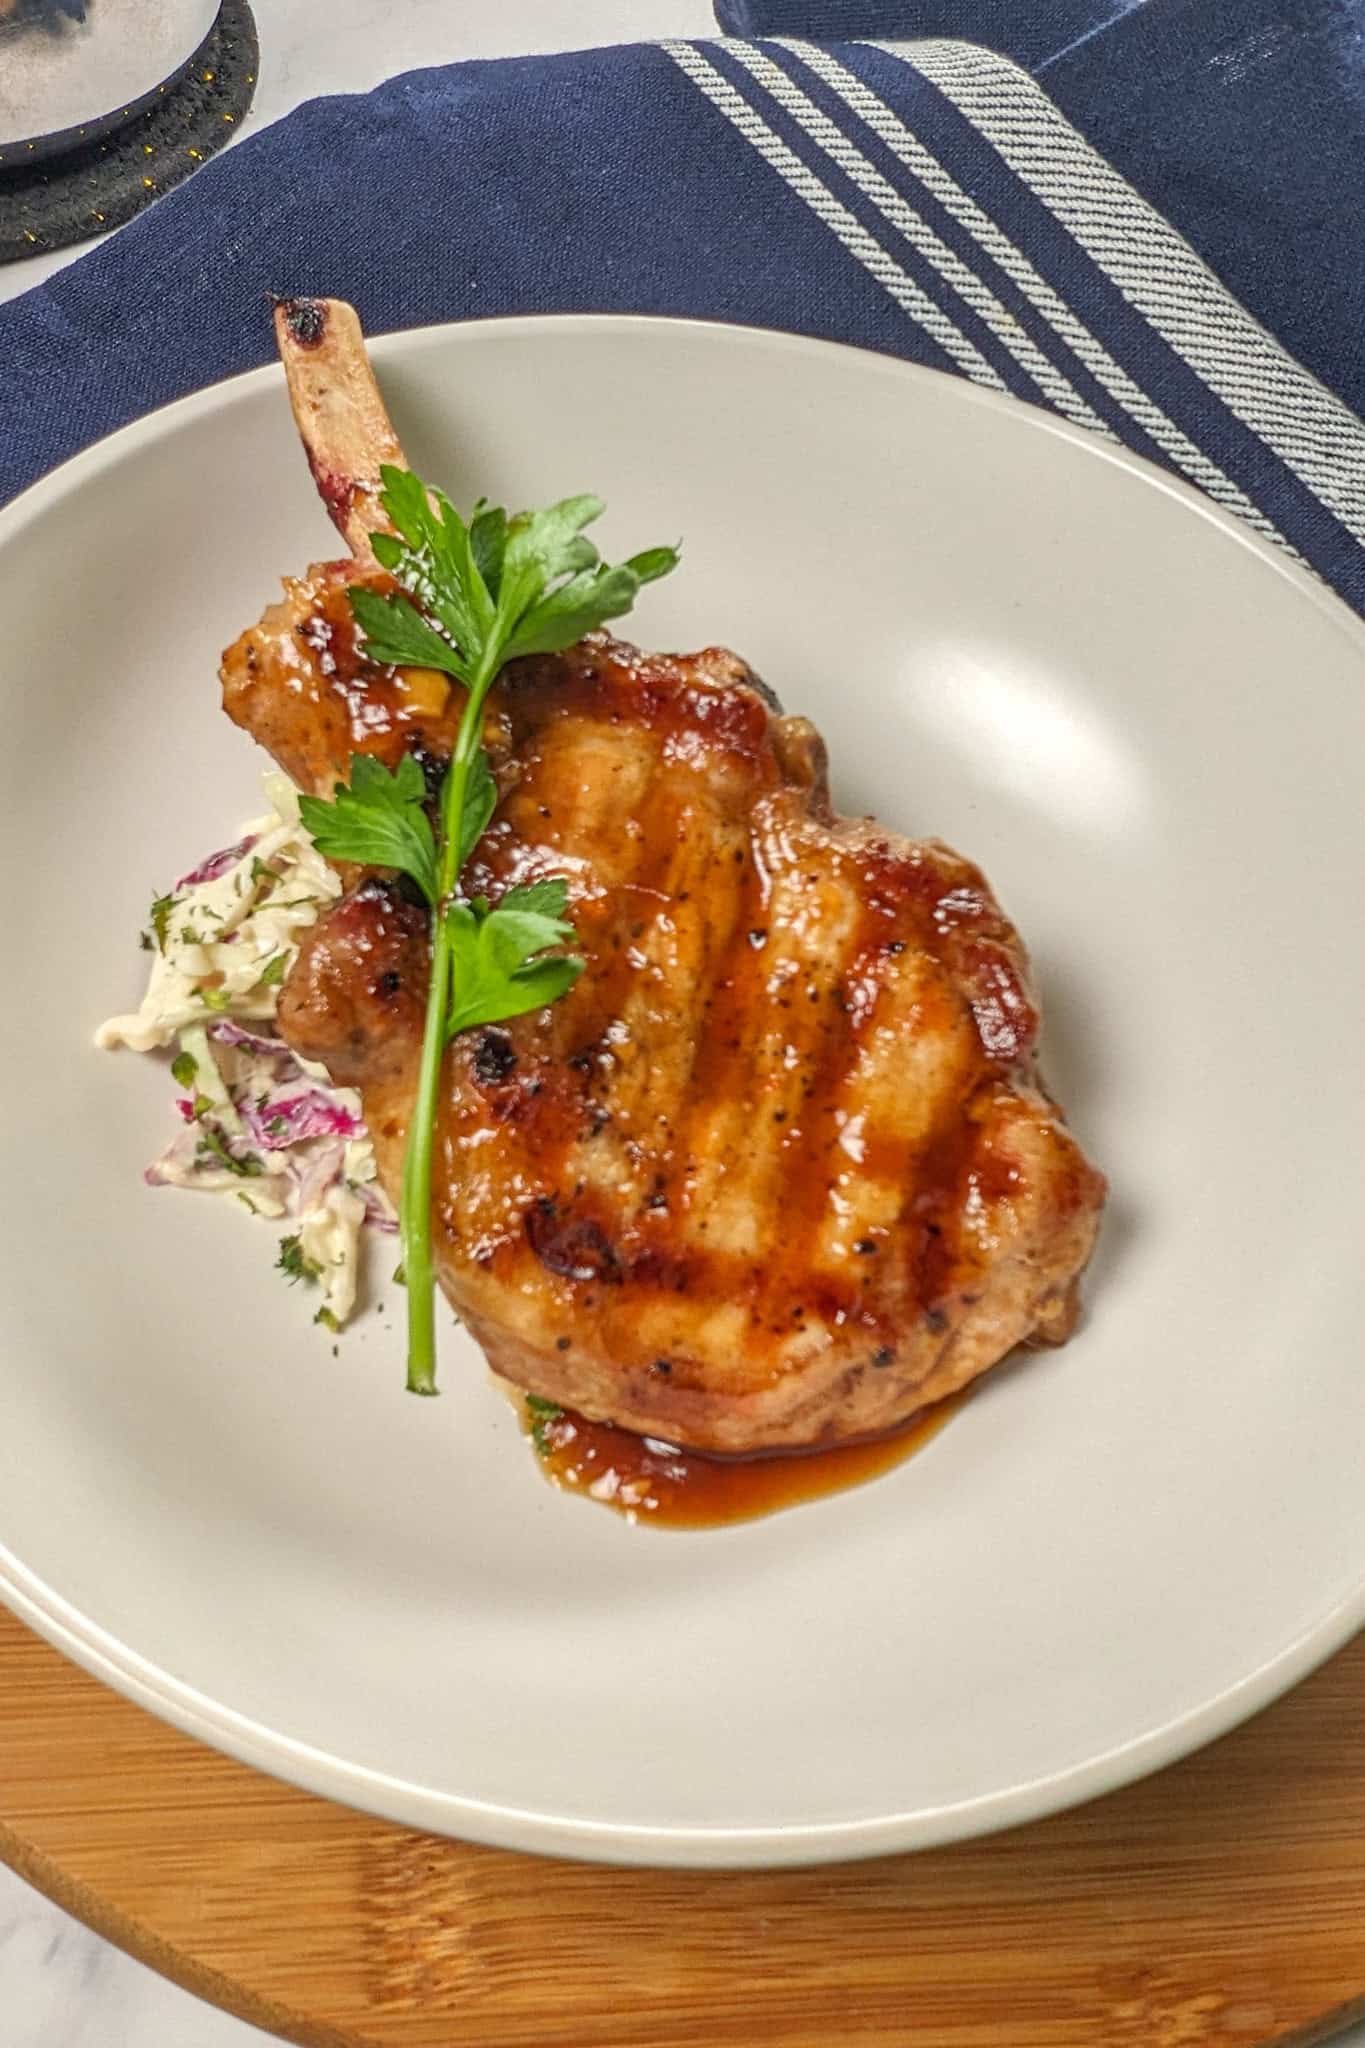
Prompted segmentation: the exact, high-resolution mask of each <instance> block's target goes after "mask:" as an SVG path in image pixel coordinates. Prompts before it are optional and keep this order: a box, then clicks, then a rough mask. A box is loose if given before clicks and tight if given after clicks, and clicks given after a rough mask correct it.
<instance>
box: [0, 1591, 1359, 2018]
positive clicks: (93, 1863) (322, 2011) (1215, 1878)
mask: <svg viewBox="0 0 1365 2048" xmlns="http://www.w3.org/2000/svg"><path fill="white" fill-rule="evenodd" d="M0 1855H3V1856H4V1857H5V1858H6V1859H7V1860H8V1861H10V1862H11V1863H13V1864H14V1865H15V1867H16V1868H17V1869H18V1870H19V1871H20V1872H21V1873H22V1874H23V1875H24V1876H25V1877H27V1878H29V1879H30V1880H31V1882H33V1883H34V1884H36V1885H38V1886H39V1887H40V1888H41V1889H42V1890H44V1891H46V1892H48V1893H49V1894H50V1895H51V1896H52V1897H53V1898H55V1899H56V1900H58V1901H59V1903H60V1904H62V1905H63V1906H66V1907H67V1908H69V1909H70V1910H71V1911H72V1912H74V1913H77V1914H79V1915H80V1917H81V1918H82V1919H84V1920H87V1921H89V1922H90V1924H91V1925H92V1926H94V1927H97V1928H98V1929H99V1930H100V1931H101V1932H102V1933H104V1934H107V1935H109V1936H110V1937H111V1938H112V1939H113V1940H115V1941H117V1942H119V1943H121V1944H122V1945H123V1946H124V1947H125V1948H128V1949H130V1950H132V1952H133V1953H134V1954H135V1955H138V1956H141V1957H142V1958H143V1959H144V1960H145V1961H147V1962H150V1963H152V1964H154V1965H155V1966H156V1968H158V1969H160V1970H162V1971H164V1972H165V1973H166V1974H167V1975H168V1976H171V1977H174V1978H176V1979H177V1980H178V1981H179V1982H180V1983H182V1984H185V1985H187V1986H188V1987H189V1988H190V1989H192V1990H194V1991H197V1992H198V1993H200V1995H201V1996H203V1997H206V1998H210V1999H214V2000H216V2001H217V2002H218V2003H219V2004H222V2005H225V2006H228V2007H229V2008H230V2009H231V2010H233V2011H235V2012H237V2013H240V2014H241V2015H242V2016H243V2017H244V2018H247V2019H251V2020H254V2021H255V2022H256V2023H257V2024H258V2025H261V2026H265V2027H271V2028H274V2029H276V2030H277V2031H278V2032H280V2033H281V2034H283V2035H285V2036H286V2038H288V2039H290V2040H294V2041H298V2042H304V2043H316V2044H325V2048H360V2044H364V2048H514V2044H515V2048H531V2044H533V2043H534V2044H537V2048H684V2044H688V2048H691V2044H705V2048H730V2044H734V2048H740V2044H743V2048H749V2044H752V2043H755V2042H757V2043H760V2044H763V2048H839V2044H843V2043H856V2044H859V2048H988V2044H989V2048H1215V2044H1216V2048H1261V2044H1265V2043H1270V2042H1275V2043H1289V2042H1293V2043H1295V2044H1302V2048H1306V2044H1308V2043H1310V2042H1313V2041H1319V2040H1322V2039H1324V2038H1325V2037H1326V2035H1327V2034H1328V2033H1330V2032H1331V2031H1332V2030H1333V2028H1334V2027H1335V2026H1336V2025H1339V2024H1342V2023H1344V2021H1345V2020H1346V2019H1348V2018H1350V2017H1353V2016H1356V2015H1357V2014H1360V2013H1365V1996H1362V1994H1365V1636H1362V1637H1359V1638H1357V1640H1356V1641H1355V1642H1354V1643H1353V1644H1352V1645H1351V1646H1350V1647H1349V1648H1348V1649H1346V1650H1344V1651H1343V1652H1342V1653H1341V1654H1340V1655H1339V1656H1338V1657H1337V1658H1336V1659H1335V1660H1334V1661H1333V1662H1332V1663H1330V1664H1329V1665H1327V1666H1325V1667H1324V1669H1323V1670H1321V1671H1320V1672H1318V1673H1317V1674H1316V1676H1314V1677H1313V1678H1311V1679H1309V1680H1308V1681H1307V1682H1306V1683H1305V1684H1304V1685H1302V1686H1301V1687H1299V1689H1298V1690H1297V1691H1296V1692H1294V1693H1292V1694H1291V1695H1290V1696H1289V1697H1288V1698H1287V1699H1285V1700H1282V1701H1281V1702H1280V1703H1279V1704H1278V1705H1277V1706H1275V1707H1273V1708H1271V1709H1270V1710H1269V1711H1267V1712H1266V1713H1264V1714H1262V1715H1261V1716H1260V1717H1259V1718H1258V1719H1257V1720H1255V1721H1253V1722H1251V1723H1250V1724H1249V1725H1248V1726H1247V1727H1245V1728H1242V1729H1240V1730H1239V1731H1238V1732H1237V1733H1236V1734H1234V1735H1231V1736H1228V1737H1227V1738H1226V1739H1225V1740H1224V1741H1222V1742H1221V1743H1218V1744H1217V1745H1216V1746H1214V1747H1213V1748H1211V1749H1207V1750H1205V1751H1203V1752H1202V1753H1201V1754H1200V1755H1198V1756H1195V1757H1192V1758H1190V1759H1189V1760H1187V1761H1186V1762H1185V1763H1183V1764H1179V1765H1177V1766H1176V1767H1175V1768H1174V1769H1172V1770H1169V1771H1166V1772H1165V1773H1163V1774H1162V1775H1161V1776H1160V1777H1157V1778H1151V1779H1148V1780H1147V1781H1146V1782H1145V1783H1143V1784H1141V1785H1137V1786H1134V1787H1132V1788H1130V1789H1129V1790H1128V1791H1125V1792H1121V1793H1116V1794H1114V1795H1113V1796H1112V1797H1110V1798H1108V1799H1104V1800H1099V1801H1096V1802H1094V1803H1093V1804H1091V1805H1089V1806H1086V1807H1082V1808H1079V1809H1077V1810H1076V1811H1074V1812H1072V1813H1069V1814H1063V1815H1061V1816H1059V1817H1058V1818H1057V1819H1054V1820H1050V1821H1046V1822H1043V1823H1041V1824H1039V1825H1037V1826H1034V1827H1029V1828H1021V1829H1017V1830H1015V1831H1014V1832H1013V1833H1010V1834H1006V1835H997V1836H995V1837H994V1838H992V1839H990V1840H987V1841H982V1842H972V1843H968V1844H965V1845H963V1846H960V1847H957V1848H954V1849H948V1850H940V1851H934V1852H932V1853H929V1854H925V1855H920V1856H913V1857H911V1856H906V1857H887V1858H882V1859H880V1860H879V1861H877V1862H872V1863H859V1864H845V1865H841V1866H839V1867H837V1868H827V1869H821V1870H810V1871H783V1872H752V1873H750V1872H738V1873H735V1872H730V1873H717V1874H707V1873H704V1872H701V1873H699V1872H671V1871H640V1870H606V1869H601V1868H596V1867H592V1866H589V1865H585V1864H570V1863H552V1862H546V1861H541V1860H539V1859H537V1858H534V1857H529V1856H515V1855H509V1854H505V1853H502V1852H500V1851H496V1850H491V1849H476V1848H469V1847H465V1846H464V1845H462V1844H459V1843H454V1842H446V1841H442V1840H438V1839H436V1838H433V1837H431V1836H427V1835H420V1834H414V1833H411V1832H409V1831H408V1830H406V1829H403V1828H397V1827H391V1826H389V1825H388V1824H387V1823H385V1822H383V1821H376V1820H371V1819H368V1818H366V1817H365V1816H364V1815H361V1814H356V1813H351V1812H349V1811H347V1810H346V1809H345V1808H343V1807H338V1806H330V1805H328V1804H326V1803H325V1802H324V1801H322V1800H318V1799H313V1798H311V1797H309V1796H308V1795H307V1794H305V1793H302V1792H295V1791H292V1790H290V1789H289V1788H288V1787H287V1786H284V1785H280V1784H277V1783H275V1781H274V1780H273V1779H270V1778H265V1777H261V1776H259V1775H258V1774H257V1773H255V1772H253V1771H250V1770H247V1769H245V1768H243V1767H242V1766H241V1765H239V1764H234V1763H230V1762H228V1761H227V1759H226V1758H224V1757H220V1756H218V1755H217V1754H216V1753H215V1752H214V1751H212V1750H209V1749H204V1748H202V1747H200V1745H199V1744H197V1743H195V1742H192V1741H190V1740H189V1739H188V1738H187V1737H185V1736H182V1735H178V1734H176V1733H174V1732H173V1731H172V1730H170V1729H169V1728H165V1727H163V1726H162V1725H161V1723H160V1722H158V1721H155V1720H153V1719H152V1718H151V1717H150V1716H149V1715H147V1714H144V1713H143V1712H141V1710H140V1709H138V1708H136V1707H133V1706H130V1705H128V1704H127V1703H126V1702H125V1701H124V1700H122V1699H120V1698H119V1697H118V1696H117V1695H115V1694H114V1693H112V1692H110V1691H108V1690H107V1689H106V1688H105V1687H104V1686H102V1685H100V1684H99V1683H97V1682H96V1681H95V1680H94V1679H91V1678H88V1677H86V1675H85V1674H84V1673H83V1672H81V1671H78V1670H77V1669H76V1668H75V1667H74V1666H73V1665H71V1664H69V1663H67V1662H66V1661H65V1659H64V1658H62V1657H60V1656H59V1655H58V1654H57V1653H56V1651H54V1650H51V1649H49V1648H48V1646H47V1645H46V1644H45V1643H42V1642H40V1641H39V1640H38V1638H37V1637H36V1636H34V1635H32V1634H30V1633H29V1631H28V1630H26V1629H25V1628H23V1627H22V1626H21V1625H20V1624H19V1623H18V1622H17V1621H15V1620H14V1619H13V1618H12V1617H11V1616H10V1615H8V1614H6V1613H4V1612H3V1610H0Z"/></svg>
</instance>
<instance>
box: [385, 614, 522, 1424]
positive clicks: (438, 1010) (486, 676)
mask: <svg viewBox="0 0 1365 2048" xmlns="http://www.w3.org/2000/svg"><path fill="white" fill-rule="evenodd" d="M500 654H501V644H500V642H498V641H496V640H495V641H493V642H492V643H491V644H490V645H489V647H488V648H487V650H486V651H485V654H484V657H483V659H482V660H481V661H480V663H479V665H478V667H477V668H476V669H475V671H474V674H473V676H472V677H471V678H470V683H469V695H468V696H467V698H466V699H465V707H464V713H463V715H462V717H461V719H460V729H459V733H458V735H457V736H456V740H455V751H454V753H453V754H452V756H451V760H450V766H449V768H448V769H447V771H446V778H445V781H444V783H443V784H442V786H441V852H440V866H439V869H438V879H439V884H440V893H439V895H438V896H437V900H436V903H435V905H434V906H433V909H432V913H431V979H430V981H429V983H428V986H427V1008H426V1019H425V1022H424V1024H423V1027H422V1058H421V1064H420V1065H419V1067H418V1070H417V1095H416V1099H415V1101H414V1103H413V1108H412V1122H411V1124H410V1125H409V1127H408V1142H407V1148H406V1150H405V1152H404V1155H403V1192H402V1199H401V1201H400V1203H399V1210H398V1224H399V1233H400V1240H401V1243H402V1247H403V1275H404V1278H405V1280H406V1282H407V1293H408V1392H409V1393H410V1394H434V1393H435V1392H436V1272H435V1262H434V1259H433V1256H432V1234H431V1178H432V1173H431V1169H432V1155H433V1152H434V1150H435V1143H436V1116H437V1110H438V1107H439V1102H440V1093H441V1067H442V1064H443V1062H444V1058H445V1049H446V1018H447V1017H448V1016H449V1014H450V981H451V958H450V932H449V928H448V926H447V924H446V916H445V913H446V905H447V903H448V901H449V899H450V897H451V895H452V894H453V892H454V889H455V884H456V883H457V882H458V880H459V876H460V838H461V828H462V825H463V821H464V805H465V791H466V790H467V788H468V787H469V771H470V767H471V766H472V764H473V761H474V756H475V755H476V754H477V753H478V751H479V748H480V746H481V745H482V742H483V706H484V699H485V698H486V697H487V695H488V692H489V690H490V688H491V687H492V683H493V679H494V677H495V676H496V675H497V673H498V670H499V668H500V667H501V665H502V664H501V660H500Z"/></svg>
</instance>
